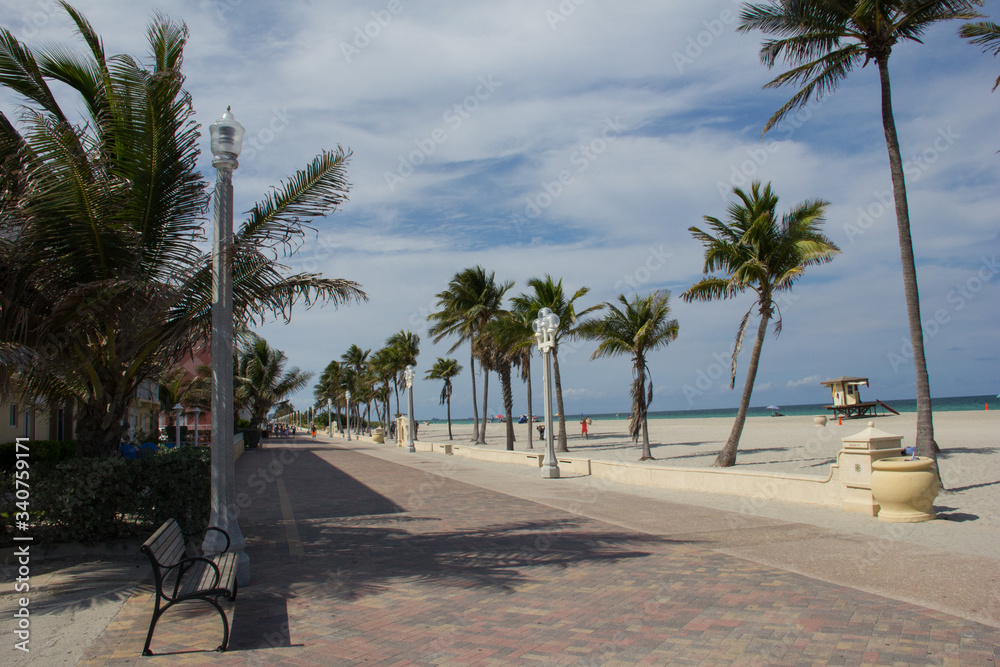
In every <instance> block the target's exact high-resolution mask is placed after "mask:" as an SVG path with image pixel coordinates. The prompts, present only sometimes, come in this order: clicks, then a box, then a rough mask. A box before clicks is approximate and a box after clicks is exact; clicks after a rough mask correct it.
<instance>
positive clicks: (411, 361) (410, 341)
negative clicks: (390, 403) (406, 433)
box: [385, 330, 420, 413]
mask: <svg viewBox="0 0 1000 667" xmlns="http://www.w3.org/2000/svg"><path fill="white" fill-rule="evenodd" d="M385 346H386V347H387V348H389V349H390V350H391V352H389V353H387V357H386V361H387V363H388V362H389V356H391V357H392V364H391V365H392V367H393V370H392V372H393V386H394V387H395V391H396V412H397V413H398V412H399V385H400V384H401V383H402V382H403V372H404V371H405V370H406V367H407V366H416V365H417V356H418V355H419V354H420V336H418V335H417V334H415V333H413V332H412V331H405V330H402V331H399V332H398V333H394V334H392V335H391V336H389V338H388V339H386V341H385Z"/></svg>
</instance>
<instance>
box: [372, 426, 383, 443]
mask: <svg viewBox="0 0 1000 667" xmlns="http://www.w3.org/2000/svg"><path fill="white" fill-rule="evenodd" d="M372 442H374V443H377V444H379V445H383V444H385V431H383V430H382V427H381V426H379V427H378V428H377V429H375V430H374V431H372Z"/></svg>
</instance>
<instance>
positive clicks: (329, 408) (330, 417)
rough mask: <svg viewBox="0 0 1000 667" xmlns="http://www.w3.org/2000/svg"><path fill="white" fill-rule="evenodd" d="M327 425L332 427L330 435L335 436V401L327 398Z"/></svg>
mask: <svg viewBox="0 0 1000 667" xmlns="http://www.w3.org/2000/svg"><path fill="white" fill-rule="evenodd" d="M326 425H327V426H328V427H329V429H330V437H331V438H332V437H333V401H331V400H330V399H329V398H327V399H326Z"/></svg>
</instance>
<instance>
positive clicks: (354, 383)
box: [340, 343, 372, 432]
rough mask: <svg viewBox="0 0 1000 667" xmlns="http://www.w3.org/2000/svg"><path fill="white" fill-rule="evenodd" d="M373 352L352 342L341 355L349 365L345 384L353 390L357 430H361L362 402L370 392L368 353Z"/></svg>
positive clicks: (349, 389) (343, 361)
mask: <svg viewBox="0 0 1000 667" xmlns="http://www.w3.org/2000/svg"><path fill="white" fill-rule="evenodd" d="M371 352H372V351H371V349H368V350H362V349H361V348H360V347H358V346H357V345H355V344H353V343H352V344H351V346H350V347H349V348H347V352H345V353H344V354H342V355H340V360H341V362H342V363H343V365H344V366H346V367H347V372H346V373H344V382H345V385H344V386H345V388H346V389H347V390H348V391H350V392H351V398H352V399H353V400H352V401H351V408H352V409H353V411H354V415H355V417H356V419H354V424H355V431H356V432H360V431H361V404H362V403H364V402H365V396H366V395H367V394H368V388H367V382H368V377H367V374H368V355H370V354H371Z"/></svg>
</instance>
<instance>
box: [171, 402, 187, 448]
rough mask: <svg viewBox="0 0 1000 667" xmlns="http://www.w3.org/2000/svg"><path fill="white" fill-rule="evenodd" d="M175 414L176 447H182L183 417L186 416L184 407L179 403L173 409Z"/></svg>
mask: <svg viewBox="0 0 1000 667" xmlns="http://www.w3.org/2000/svg"><path fill="white" fill-rule="evenodd" d="M171 412H173V413H174V447H180V446H181V415H182V414H184V406H183V405H181V404H180V403H178V404H177V405H175V406H174V407H173V410H171Z"/></svg>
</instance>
